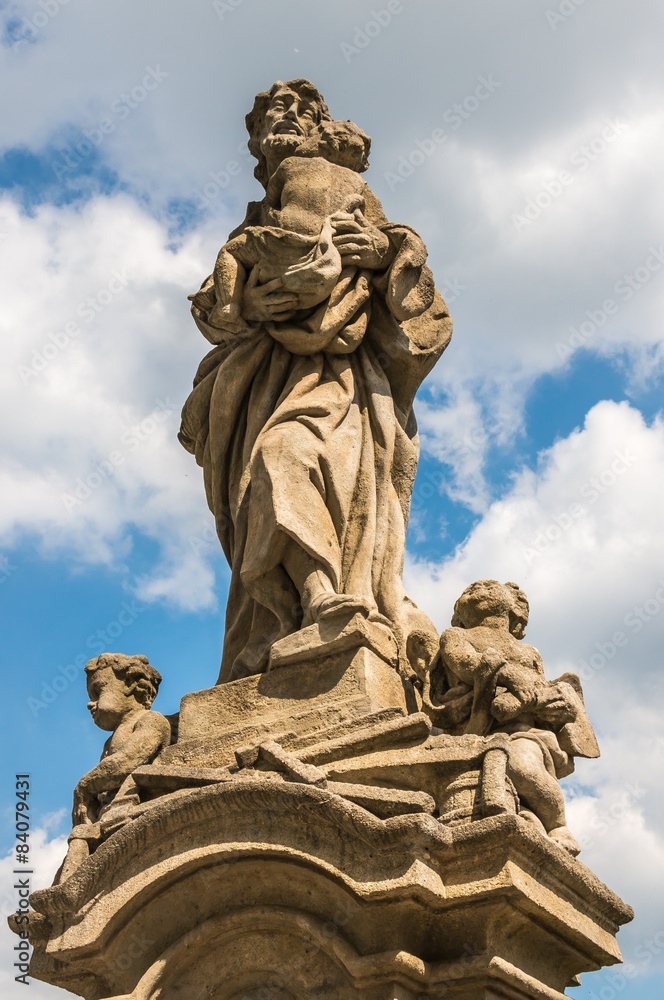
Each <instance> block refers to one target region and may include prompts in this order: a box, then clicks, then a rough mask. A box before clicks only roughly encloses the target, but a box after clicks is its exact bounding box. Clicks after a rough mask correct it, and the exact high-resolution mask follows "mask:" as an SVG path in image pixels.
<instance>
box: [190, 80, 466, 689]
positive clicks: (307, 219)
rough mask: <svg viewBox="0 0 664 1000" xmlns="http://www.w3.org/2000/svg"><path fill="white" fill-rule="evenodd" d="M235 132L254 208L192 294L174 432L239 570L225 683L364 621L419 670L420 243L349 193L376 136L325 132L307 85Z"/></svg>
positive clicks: (431, 638)
mask: <svg viewBox="0 0 664 1000" xmlns="http://www.w3.org/2000/svg"><path fill="white" fill-rule="evenodd" d="M247 128H248V131H249V137H250V138H249V149H250V151H251V152H252V153H253V155H254V156H255V157H256V158H257V160H258V165H257V167H256V169H255V174H256V177H257V178H258V179H259V180H260V181H261V183H262V184H263V186H264V187H265V190H266V193H265V197H264V198H263V199H262V201H260V202H251V203H250V204H249V206H248V209H247V215H246V218H245V221H244V222H243V224H242V225H241V226H240V227H239V228H238V229H237V230H235V231H234V232H233V233H231V236H230V238H229V241H228V242H227V243H226V244H225V245H224V246H223V247H222V249H221V251H220V254H219V256H218V258H217V265H216V267H215V271H214V273H213V274H212V275H211V276H210V277H209V278H208V279H206V281H205V282H204V283H203V286H202V288H201V290H200V292H198V293H197V294H196V295H194V296H192V299H193V306H192V312H193V315H194V318H195V320H196V323H197V325H198V327H199V329H200V330H201V332H202V333H203V334H204V336H205V337H206V338H207V339H208V340H209V341H210V342H211V343H213V344H215V345H216V346H215V347H214V349H213V350H212V351H211V352H210V353H209V354H208V355H207V356H206V358H204V360H203V362H202V363H201V365H200V367H199V370H198V373H197V375H196V379H195V382H194V389H193V392H192V393H191V395H190V396H189V399H188V400H187V402H186V403H185V406H184V409H183V414H182V428H181V431H180V441H181V442H182V444H183V445H184V447H185V448H187V449H188V450H189V451H191V452H192V453H193V454H194V455H195V456H196V460H197V462H198V463H199V465H201V466H202V467H203V470H204V479H205V489H206V494H207V499H208V503H209V506H210V509H211V510H212V511H213V513H214V515H215V519H216V526H217V532H218V535H219V538H220V540H221V544H222V547H223V549H224V552H225V554H226V557H227V559H228V561H229V563H230V566H231V571H232V575H231V586H230V593H229V599H228V608H227V615H226V632H225V640H224V652H223V659H222V666H221V674H220V677H219V680H220V681H227V680H233V679H236V678H239V677H243V676H246V675H248V674H255V673H260V672H262V671H264V670H265V669H266V668H267V665H268V658H269V653H270V648H271V646H272V645H273V643H275V642H276V641H277V640H279V639H282V638H284V637H286V636H288V635H291V634H292V633H294V632H296V631H298V630H300V629H302V628H306V627H307V626H309V625H313V624H315V623H322V622H325V623H326V627H327V630H328V632H329V630H330V629H332V630H334V628H335V623H338V627H339V629H340V630H341V629H342V628H343V627H344V625H345V624H346V623H347V622H348V620H349V617H350V616H352V615H354V614H357V613H359V614H361V615H363V616H364V617H365V618H367V619H368V620H369V621H375V622H380V623H382V625H388V626H389V628H390V629H391V631H392V633H393V635H394V637H395V639H396V643H397V648H398V650H399V659H400V666H401V667H402V669H403V670H404V672H412V670H409V667H408V648H409V647H408V639H409V637H410V636H411V635H414V634H417V635H418V636H419V638H420V642H419V645H420V646H422V637H424V647H425V648H426V647H427V646H429V645H430V644H432V643H433V644H434V645H435V644H436V643H437V637H436V633H435V628H434V626H433V624H432V623H431V622H430V620H429V619H428V618H427V617H426V616H425V615H424V614H423V613H422V612H420V611H419V610H418V609H417V608H416V607H415V605H414V604H413V603H412V602H411V601H410V600H409V599H408V597H407V596H406V594H405V591H404V588H403V583H402V567H403V555H404V541H405V529H406V524H407V520H408V512H409V505H410V498H411V493H412V488H413V481H414V478H415V472H416V468H417V459H418V443H417V433H416V424H415V419H414V416H413V409H412V403H413V398H414V396H415V392H416V390H417V388H418V386H419V385H420V383H421V382H422V380H423V378H424V377H425V376H426V374H427V373H428V372H429V371H430V370H431V368H432V367H433V365H434V364H435V363H436V361H437V360H438V358H439V357H440V355H441V353H442V352H443V350H444V349H445V347H446V346H447V343H448V342H449V339H450V336H451V321H450V318H449V315H448V313H447V309H446V307H445V303H444V302H443V300H442V298H441V297H440V295H439V294H438V293H437V292H436V290H435V288H434V283H433V277H432V275H431V271H430V270H429V268H428V267H427V265H426V256H427V255H426V248H425V246H424V244H423V243H422V241H421V240H420V238H419V237H418V236H417V234H416V233H414V232H413V230H412V229H410V228H409V227H408V226H404V225H395V224H392V223H390V222H389V221H388V220H387V218H386V216H385V215H384V213H383V210H382V207H381V205H380V202H379V201H378V199H377V198H376V196H375V195H374V194H373V192H372V191H371V189H370V188H369V187H368V186H367V184H366V183H365V182H364V181H363V180H362V179H361V177H360V172H361V171H363V170H364V169H365V168H366V166H367V162H368V151H369V142H370V141H369V139H368V137H367V136H365V135H364V133H363V132H361V130H360V129H358V128H357V127H356V126H355V125H353V123H352V122H335V121H333V120H332V117H331V115H330V113H329V111H328V109H327V106H326V104H325V102H324V100H323V97H322V95H321V94H320V92H319V91H318V90H317V89H316V87H314V86H313V84H311V83H309V82H308V81H306V80H291V81H289V82H288V83H281V82H277V83H275V84H274V85H273V87H272V88H271V89H270V90H269V91H267V92H265V93H261V94H259V95H258V96H257V98H256V101H255V104H254V108H253V110H252V111H251V113H250V114H249V115H248V116H247ZM411 645H412V644H411Z"/></svg>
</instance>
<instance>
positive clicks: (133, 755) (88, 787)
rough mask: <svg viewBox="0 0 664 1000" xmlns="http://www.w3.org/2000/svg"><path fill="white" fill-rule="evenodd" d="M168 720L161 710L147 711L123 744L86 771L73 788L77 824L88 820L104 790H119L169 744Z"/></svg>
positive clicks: (169, 729)
mask: <svg viewBox="0 0 664 1000" xmlns="http://www.w3.org/2000/svg"><path fill="white" fill-rule="evenodd" d="M170 737H171V727H170V723H169V721H168V719H166V718H165V717H164V716H163V715H160V714H159V713H158V712H146V713H145V714H144V715H142V716H141V717H140V719H139V720H138V722H137V723H136V725H135V727H134V729H133V730H132V731H131V733H130V734H129V735H128V736H127V738H126V740H125V741H124V742H123V744H122V746H121V747H120V748H119V749H117V750H115V751H114V752H112V753H109V754H108V756H106V757H102V759H101V760H100V761H99V763H98V764H97V766H96V767H93V768H92V770H91V771H88V773H87V774H84V775H83V777H82V778H81V780H80V781H79V783H78V785H77V786H76V789H75V791H74V817H73V818H74V825H76V824H77V823H81V822H84V821H85V818H86V816H87V810H88V808H89V807H90V806H91V805H93V804H94V802H95V799H96V797H97V796H98V795H100V794H101V793H102V792H112V791H117V789H118V788H119V787H120V785H121V784H122V782H123V781H124V780H125V778H127V777H129V775H130V774H131V772H132V771H134V770H135V769H136V768H137V767H140V765H141V764H147V763H148V762H149V761H151V760H152V759H153V758H154V757H155V755H156V754H157V753H159V751H160V750H162V749H163V748H164V747H165V746H168V744H169V743H170Z"/></svg>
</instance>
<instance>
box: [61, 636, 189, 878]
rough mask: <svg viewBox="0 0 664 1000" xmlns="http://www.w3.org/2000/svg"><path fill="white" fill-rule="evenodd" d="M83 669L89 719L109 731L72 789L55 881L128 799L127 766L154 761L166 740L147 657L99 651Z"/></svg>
mask: <svg viewBox="0 0 664 1000" xmlns="http://www.w3.org/2000/svg"><path fill="white" fill-rule="evenodd" d="M85 672H86V674H87V688H88V694H89V696H90V701H89V702H88V708H89V709H90V713H91V715H92V718H93V719H94V722H95V725H97V726H99V728H100V729H104V730H106V732H110V733H111V734H112V735H111V736H110V737H109V738H108V739H107V740H106V743H105V744H104V749H103V751H102V755H101V759H100V761H99V763H98V764H97V766H96V767H93V769H92V770H91V771H88V773H87V774H85V775H83V777H82V778H81V780H80V781H79V783H78V784H77V786H76V788H75V790H74V808H73V813H72V824H73V829H72V832H71V834H70V836H69V850H68V853H67V857H66V859H65V861H64V863H63V866H62V868H61V870H60V872H59V873H58V876H57V877H56V880H58V881H64V880H65V879H66V878H68V877H69V875H71V874H72V873H73V871H74V870H75V869H76V868H78V866H79V865H80V864H81V862H82V861H83V860H84V859H85V858H86V857H88V855H89V854H90V853H91V851H92V850H94V848H95V847H96V846H97V845H98V844H99V843H100V842H101V840H103V839H104V831H103V829H102V822H101V821H102V820H103V821H105V824H106V825H107V824H108V821H109V818H110V816H109V814H110V812H111V810H112V809H113V811H114V812H115V813H117V814H118V815H119V814H120V813H121V812H122V811H123V808H122V807H123V804H125V805H127V806H131V805H133V804H134V802H135V799H134V798H132V796H131V792H130V791H129V790H127V791H129V795H128V796H127V802H126V803H123V802H122V799H123V791H124V789H123V786H125V784H126V782H127V779H130V776H131V773H132V771H134V770H135V768H137V767H140V766H141V765H142V764H148V763H150V761H152V760H154V758H155V757H156V756H157V754H158V753H159V752H160V750H162V749H163V748H164V747H166V746H168V744H169V743H170V741H171V726H170V723H169V721H168V719H166V718H165V716H163V715H160V714H159V712H153V711H152V710H151V706H152V702H153V701H154V699H155V697H156V695H157V691H158V689H159V685H160V683H161V674H160V673H159V671H158V670H155V668H154V667H153V666H152V665H151V664H150V663H149V662H148V659H147V657H145V656H140V655H137V656H126V655H125V654H124V653H102V654H101V656H98V657H96V658H95V659H94V660H90V661H89V663H87V664H86V666H85ZM125 811H126V809H125Z"/></svg>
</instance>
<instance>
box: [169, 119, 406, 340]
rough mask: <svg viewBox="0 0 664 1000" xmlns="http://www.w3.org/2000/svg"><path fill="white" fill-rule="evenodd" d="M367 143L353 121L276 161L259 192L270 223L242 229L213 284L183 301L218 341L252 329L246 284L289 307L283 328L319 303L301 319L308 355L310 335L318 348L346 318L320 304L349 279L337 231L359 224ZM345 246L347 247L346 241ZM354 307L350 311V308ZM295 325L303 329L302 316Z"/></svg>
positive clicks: (385, 244)
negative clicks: (202, 316) (270, 292)
mask: <svg viewBox="0 0 664 1000" xmlns="http://www.w3.org/2000/svg"><path fill="white" fill-rule="evenodd" d="M370 144H371V140H370V139H369V137H368V136H367V135H365V133H364V132H363V131H362V130H361V129H359V128H358V127H357V125H355V124H353V122H350V121H349V122H346V121H322V122H320V123H319V124H318V125H317V126H316V127H315V128H314V129H313V130H312V132H311V133H310V135H309V136H308V137H307V138H305V139H303V141H302V142H301V143H300V144H299V145H298V146H297V148H296V150H295V151H294V153H293V154H292V155H290V156H288V157H286V158H285V159H284V160H282V161H281V163H280V164H279V166H278V167H277V169H276V170H275V171H274V173H273V174H272V176H271V177H270V180H269V182H268V184H267V188H266V198H265V202H266V206H265V218H266V221H267V222H268V223H269V224H268V225H260V226H247V227H246V228H245V229H244V230H243V232H241V233H240V234H239V235H237V236H235V237H234V238H232V239H230V240H229V241H228V242H227V243H225V244H224V246H223V247H222V248H221V250H220V251H219V254H218V256H217V262H216V264H215V269H214V274H213V275H212V279H213V280H212V281H209V280H208V282H206V283H205V284H204V286H203V288H202V289H201V290H200V291H199V292H197V293H196V294H195V295H191V296H189V298H190V299H191V300H192V301H193V303H194V305H195V306H197V307H199V308H200V309H204V310H205V311H206V313H207V317H208V318H207V325H208V328H209V327H212V328H218V329H219V336H218V338H217V339H218V341H219V342H221V341H223V339H224V338H225V337H226V336H227V335H228V334H229V333H231V334H233V333H234V334H242V333H246V332H249V333H250V332H252V330H253V328H252V327H251V326H250V325H249V324H247V322H246V321H245V319H244V318H243V317H242V300H243V296H244V290H245V287H246V286H247V285H248V286H249V287H254V286H255V285H257V284H258V285H263V286H265V288H266V289H268V288H270V287H271V288H273V289H274V290H276V289H280V290H281V291H282V292H283V294H284V296H285V297H286V298H285V300H284V301H286V299H288V301H289V303H290V308H288V307H286V309H285V311H284V312H283V313H282V314H280V317H279V319H280V322H282V323H283V322H285V321H288V319H290V318H292V317H293V316H294V315H295V314H296V313H298V312H299V311H301V310H311V309H314V308H315V307H316V306H320V305H321V304H322V303H325V305H324V306H323V307H322V308H321V309H320V310H317V311H316V312H315V313H314V314H313V315H311V316H308V317H306V320H305V321H306V325H307V332H308V333H309V335H310V336H309V337H308V338H307V343H306V351H307V353H310V352H311V350H312V345H311V337H312V336H316V337H317V339H321V346H324V343H323V342H324V341H326V340H329V339H330V338H331V337H332V336H334V334H335V333H336V332H338V330H339V329H341V327H342V326H343V325H344V323H345V322H346V321H347V320H348V318H349V315H350V314H352V312H351V313H349V311H348V309H347V308H344V310H343V315H340V316H337V315H336V312H335V311H334V305H335V302H334V301H332V302H328V301H327V300H329V299H330V295H331V294H332V293H333V291H334V289H335V287H336V286H337V283H338V282H339V279H340V277H341V274H342V270H343V269H344V267H346V269H347V271H348V277H349V278H350V275H351V273H352V274H354V272H355V270H356V268H355V267H353V266H352V258H351V259H349V258H348V257H346V258H345V260H344V262H343V264H342V258H341V252H340V248H341V247H343V239H344V226H347V224H348V223H351V224H357V225H359V226H363V225H366V221H365V219H364V210H365V207H366V197H367V192H368V188H367V186H366V184H365V183H364V182H363V181H362V180H361V179H360V177H359V174H360V173H361V172H363V171H364V170H366V169H367V166H368V153H369V147H370ZM380 235H381V241H380V246H377V247H376V255H377V256H379V255H380V254H382V255H383V256H385V263H387V254H388V251H389V241H388V239H387V237H385V236H382V234H380ZM334 237H336V239H334V241H333V238H334ZM347 239H348V241H349V242H352V235H349V236H348V237H347ZM345 284H348V282H345ZM344 290H345V288H344ZM358 294H362V295H364V296H365V297H366V298H367V299H368V297H369V282H368V273H367V276H366V278H365V280H364V281H363V282H361V283H360V284H359V286H358ZM337 297H340V296H337ZM356 297H357V296H356ZM346 305H347V304H346ZM293 306H294V307H293ZM353 306H354V308H357V303H356V302H355V301H353ZM299 319H300V323H302V321H303V317H300V318H299ZM364 325H366V324H364ZM269 329H270V332H271V333H272V334H273V335H276V336H277V337H279V335H280V333H281V336H282V337H283V336H284V334H283V331H280V330H279V329H278V328H277V327H276V326H274V325H273V326H271V327H270V328H269ZM362 333H364V329H362ZM289 334H290V335H291V336H292V330H289V331H288V332H287V333H286V334H285V335H286V336H288V335H289ZM353 346H355V345H354V343H353Z"/></svg>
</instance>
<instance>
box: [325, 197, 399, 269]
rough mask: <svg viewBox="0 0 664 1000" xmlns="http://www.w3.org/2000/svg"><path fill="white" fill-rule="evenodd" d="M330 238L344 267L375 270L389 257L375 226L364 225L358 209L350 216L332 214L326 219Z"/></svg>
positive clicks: (382, 235) (387, 244)
mask: <svg viewBox="0 0 664 1000" xmlns="http://www.w3.org/2000/svg"><path fill="white" fill-rule="evenodd" d="M330 222H331V223H332V229H333V230H334V236H333V237H332V242H333V243H334V245H335V247H336V248H337V250H338V251H339V253H340V254H341V257H342V259H343V262H344V264H355V265H356V266H357V267H366V268H369V269H370V270H373V271H378V270H380V269H381V268H383V267H387V264H388V262H389V258H390V241H389V239H388V238H387V236H386V235H385V233H383V232H381V231H380V229H378V228H377V227H376V226H374V225H373V224H372V223H371V222H367V220H366V219H365V218H364V216H363V215H362V213H361V212H360V211H359V210H358V211H356V212H355V213H353V215H350V214H349V213H348V212H335V214H334V215H332V216H330Z"/></svg>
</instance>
